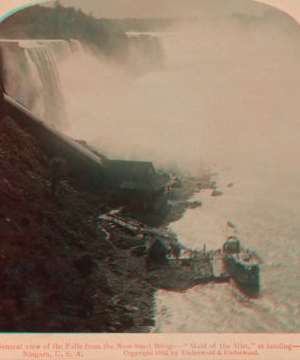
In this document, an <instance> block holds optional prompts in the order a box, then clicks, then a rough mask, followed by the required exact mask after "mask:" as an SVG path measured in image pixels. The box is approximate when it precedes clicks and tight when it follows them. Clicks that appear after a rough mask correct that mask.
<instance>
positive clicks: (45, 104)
mask: <svg viewBox="0 0 300 360" xmlns="http://www.w3.org/2000/svg"><path fill="white" fill-rule="evenodd" d="M0 49H1V53H2V58H3V69H4V71H3V72H4V74H3V77H4V87H5V91H6V92H7V93H8V94H9V95H10V96H12V97H13V98H14V99H15V100H17V101H19V102H20V103H22V104H23V105H24V106H26V107H27V108H29V109H30V110H31V111H32V112H33V113H35V114H36V115H38V116H39V117H40V118H42V119H43V120H45V121H47V122H48V123H51V124H53V125H55V126H56V127H59V128H66V125H67V120H66V109H65V99H64V94H63V91H62V85H61V80H60V75H59V71H58V66H59V63H61V62H62V61H64V60H66V59H67V58H68V57H70V56H71V55H72V54H73V53H74V52H75V51H81V45H80V43H79V42H78V41H75V40H73V41H70V42H68V41H65V40H15V41H1V42H0Z"/></svg>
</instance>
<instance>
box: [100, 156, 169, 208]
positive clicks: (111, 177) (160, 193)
mask: <svg viewBox="0 0 300 360" xmlns="http://www.w3.org/2000/svg"><path fill="white" fill-rule="evenodd" d="M105 165H106V166H107V171H106V182H107V186H108V187H109V188H111V189H112V190H117V194H118V197H120V198H121V199H122V200H123V201H124V202H126V204H127V205H129V206H134V207H140V208H143V209H151V208H152V209H153V208H156V207H157V206H158V205H159V204H160V203H161V202H166V188H167V183H168V180H169V178H168V177H167V176H165V175H162V174H159V173H158V172H157V171H156V170H155V167H154V165H153V163H152V162H149V161H131V160H108V161H106V163H105Z"/></svg>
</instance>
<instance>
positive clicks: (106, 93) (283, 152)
mask: <svg viewBox="0 0 300 360" xmlns="http://www.w3.org/2000/svg"><path fill="white" fill-rule="evenodd" d="M250 20H251V19H250ZM250 20H249V19H248V18H247V19H246V20H245V21H246V22H245V23H244V22H243V21H244V20H243V19H242V20H241V19H238V21H237V20H236V19H233V20H232V19H230V20H228V21H227V20H226V21H227V22H226V21H225V20H224V21H219V20H218V19H217V20H214V21H213V20H212V21H211V22H209V21H208V22H203V23H201V24H198V25H197V26H193V27H190V28H189V29H187V28H184V29H183V28H180V29H179V28H178V29H176V30H174V32H168V33H161V34H156V35H157V36H159V40H160V43H161V46H162V49H163V51H164V64H163V66H162V67H161V68H160V69H158V70H157V71H152V72H146V71H145V72H144V74H143V75H140V76H132V74H131V73H130V72H128V71H127V69H126V67H125V66H122V65H119V64H117V63H115V62H113V61H112V60H111V61H108V60H107V59H106V60H105V59H103V58H95V57H93V56H91V55H89V54H87V53H84V52H83V51H82V50H80V46H78V49H79V51H77V52H76V53H72V54H69V55H68V56H67V57H65V58H64V59H59V60H58V59H57V55H55V54H57V53H58V52H59V51H61V50H59V51H58V50H57V49H54V48H53V47H52V48H49V47H48V52H47V53H45V52H44V50H41V49H40V50H39V51H34V53H33V50H30V49H27V50H26V54H25V55H26V58H27V59H28V63H31V64H33V63H34V64H37V63H38V62H42V61H43V64H42V69H45V70H44V71H46V68H47V69H48V70H49V69H50V68H52V70H53V71H54V70H55V71H54V72H57V74H58V75H57V76H58V77H59V79H60V87H59V90H57V88H56V86H57V83H58V80H55V84H53V83H52V85H51V82H49V84H50V85H49V86H50V88H51V87H52V88H53V89H52V90H53V91H54V92H55V91H61V92H62V94H63V97H64V101H65V105H66V109H67V112H68V122H69V124H70V129H69V130H68V133H69V134H70V135H72V136H74V137H75V138H83V139H86V140H87V141H89V142H91V143H92V144H93V145H94V146H96V147H97V148H98V149H99V150H100V151H102V152H103V153H105V154H106V155H108V156H109V157H113V158H133V159H145V160H152V161H154V163H155V164H156V166H157V167H165V168H168V169H172V170H174V171H175V170H178V171H189V172H190V173H191V174H193V175H198V174H199V173H201V172H203V171H204V169H207V168H209V169H210V170H211V171H213V172H217V173H218V176H217V180H218V185H219V187H220V189H221V190H223V191H224V195H223V196H220V197H217V198H213V197H211V196H210V193H207V192H201V193H199V194H197V195H195V197H196V198H197V199H199V200H201V201H203V206H202V207H201V208H197V209H191V210H188V211H187V212H186V213H185V215H184V217H183V218H182V219H181V220H180V221H178V222H176V223H173V224H172V225H171V227H172V229H174V230H175V231H176V232H177V234H178V236H179V238H180V240H181V241H182V242H183V243H184V244H186V245H189V246H191V247H195V248H196V247H199V248H202V246H203V244H204V243H206V244H207V247H208V248H217V247H220V246H221V245H222V243H223V242H224V238H225V225H226V222H227V220H230V221H232V222H233V223H235V224H237V225H238V227H239V230H240V233H241V239H242V242H243V244H244V245H245V246H246V247H250V248H253V249H255V250H256V251H257V252H258V253H259V254H260V255H261V257H262V258H263V264H262V266H261V289H260V293H259V297H257V298H249V297H248V296H247V295H245V294H244V293H243V292H241V291H240V290H239V289H238V288H237V287H236V285H235V284H234V283H227V284H212V283H211V284H207V285H199V286H196V287H194V288H192V289H190V290H188V291H187V292H185V293H175V292H166V291H160V292H159V294H158V297H157V320H158V330H157V331H158V332H299V331H300V325H299V324H300V321H299V320H300V315H299V311H300V308H299V300H300V292H299V280H298V279H299V275H300V267H299V256H300V250H299V241H300V222H299V215H300V188H299V184H300V181H299V180H300V170H299V169H300V167H299V159H300V142H299V139H298V138H299V133H300V132H299V130H300V101H299V93H300V82H299V79H300V64H299V58H300V41H299V39H300V37H299V31H300V30H299V28H298V27H295V24H293V26H291V28H289V27H288V26H289V25H287V27H285V28H282V27H281V28H280V27H279V26H277V25H278V24H277V23H276V21H277V20H278V19H277V18H276V19H275V20H276V21H275V20H274V21H271V20H270V19H269V20H268V19H267V20H265V21H264V19H260V21H258V20H257V19H256V20H251V21H250ZM77 45H78V44H77ZM51 54H52V55H51ZM53 54H54V55H53ZM45 58H47V61H46V60H45V61H44V60H41V59H45ZM53 67H54V69H53ZM31 69H32V70H31V73H32V74H35V75H32V76H33V78H34V76H35V82H34V83H35V84H36V87H37V89H39V88H40V87H41V86H42V85H43V83H45V82H47V81H48V80H47V79H46V78H47V76H48V75H47V74H44V75H43V76H44V80H43V78H42V76H41V68H40V67H39V66H38V65H36V66H35V67H31ZM52 70H51V71H52ZM45 79H46V80H45ZM55 79H58V78H55ZM54 89H56V90H54ZM17 90H18V89H16V88H15V89H14V91H15V92H16V93H17ZM52 90H51V89H48V90H46V93H49V94H51V91H52ZM48 91H49V92H48ZM29 100H30V99H29ZM29 100H28V99H27V101H28V102H30V101H29ZM32 101H33V100H32ZM44 101H45V100H44ZM35 106H37V105H35ZM43 109H45V104H44V105H43ZM53 122H54V123H55V121H53ZM57 123H58V124H59V122H57ZM58 126H59V125H58ZM229 182H233V183H234V185H233V186H232V187H227V184H228V183H229Z"/></svg>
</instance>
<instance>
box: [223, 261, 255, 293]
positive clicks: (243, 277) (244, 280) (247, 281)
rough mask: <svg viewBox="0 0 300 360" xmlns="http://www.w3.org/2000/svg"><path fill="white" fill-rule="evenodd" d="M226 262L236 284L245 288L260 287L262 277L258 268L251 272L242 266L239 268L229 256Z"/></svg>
mask: <svg viewBox="0 0 300 360" xmlns="http://www.w3.org/2000/svg"><path fill="white" fill-rule="evenodd" d="M224 262H225V266H226V269H227V271H228V272H229V273H230V275H231V276H232V277H233V278H234V280H235V281H236V282H238V283H239V284H241V285H244V286H252V287H259V285H260V276H259V269H258V268H253V269H252V270H250V271H249V270H248V271H247V270H246V268H243V267H241V266H240V267H239V268H238V264H237V263H236V262H235V261H234V260H233V259H232V258H231V257H229V256H225V257H224Z"/></svg>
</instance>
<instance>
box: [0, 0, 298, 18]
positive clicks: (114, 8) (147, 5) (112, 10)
mask: <svg viewBox="0 0 300 360" xmlns="http://www.w3.org/2000/svg"><path fill="white" fill-rule="evenodd" d="M63 1H64V2H66V3H72V4H74V5H75V4H80V3H82V4H84V3H85V2H84V1H83V0H63ZM249 1H251V0H249ZM179 2H180V3H182V4H184V7H185V8H186V9H187V13H188V15H194V14H196V13H197V9H196V8H197V6H196V4H197V3H199V1H197V0H185V1H183V0H182V1H178V0H166V1H163V2H160V1H158V0H109V1H108V0H97V1H95V4H97V9H96V7H93V6H91V7H90V8H86V9H85V10H86V11H87V12H89V11H92V12H93V13H94V15H95V16H97V15H98V12H99V9H100V11H101V14H103V15H102V16H124V17H130V16H143V15H144V16H145V14H147V15H159V14H162V13H164V12H165V10H166V9H165V7H166V8H167V10H168V11H170V10H171V9H173V11H174V14H176V7H174V6H173V4H174V3H175V4H177V3H179ZM203 2H204V3H206V4H208V7H209V1H208V0H206V1H205V0H204V1H203ZM261 2H262V3H266V4H269V5H272V6H275V7H277V8H279V9H281V10H283V11H285V12H287V13H288V14H290V15H291V16H292V17H294V18H295V19H296V20H297V21H298V22H300V1H299V0H264V1H261ZM34 3H37V2H36V1H28V0H2V1H1V3H0V16H1V17H3V16H5V15H6V14H7V13H9V12H10V11H13V10H14V9H16V8H19V7H22V6H26V5H28V4H34ZM161 3H163V4H164V6H163V7H162V6H159V7H158V6H157V4H161ZM201 3H202V1H201ZM169 5H172V6H169ZM85 7H86V6H85ZM181 11H182V10H181ZM99 14H100V13H99Z"/></svg>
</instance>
